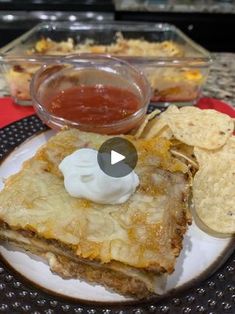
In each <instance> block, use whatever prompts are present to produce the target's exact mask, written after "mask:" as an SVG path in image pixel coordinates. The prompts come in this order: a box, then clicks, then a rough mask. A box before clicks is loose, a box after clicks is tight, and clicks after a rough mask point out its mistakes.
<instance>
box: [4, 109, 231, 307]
mask: <svg viewBox="0 0 235 314" xmlns="http://www.w3.org/2000/svg"><path fill="white" fill-rule="evenodd" d="M30 119H36V120H37V122H38V123H40V124H41V129H40V130H37V131H36V132H33V134H32V135H30V136H26V137H24V139H23V140H22V141H20V142H19V143H18V144H16V145H11V147H9V148H8V149H7V152H6V153H4V154H2V156H0V166H1V165H2V164H3V163H4V162H5V161H6V159H7V158H8V157H9V156H10V155H11V154H12V153H14V150H15V149H17V148H18V147H19V146H20V145H22V144H24V143H25V141H30V140H32V139H33V138H35V137H36V136H39V135H40V134H42V133H44V132H46V131H49V130H50V129H49V128H48V127H46V126H45V125H43V123H42V122H41V121H40V120H39V118H38V117H37V116H36V115H30V116H28V117H26V118H23V119H20V120H18V121H16V122H12V123H11V124H8V125H6V126H4V127H3V128H1V129H0V131H3V132H4V130H5V129H7V128H9V127H11V126H15V125H17V123H18V124H19V123H21V122H23V121H26V123H27V122H28V120H30ZM26 133H27V131H26ZM0 138H1V132H0ZM232 247H234V249H232ZM221 257H223V258H222V259H221ZM0 259H1V264H3V265H5V266H6V270H7V271H8V272H9V273H10V274H12V273H13V274H15V276H16V277H18V278H19V280H18V281H22V282H23V283H25V284H26V286H28V289H29V290H30V289H33V290H36V291H38V292H39V293H43V294H46V296H44V298H46V297H50V298H52V297H55V298H56V299H59V301H60V302H71V303H72V304H73V305H75V304H77V305H78V303H79V306H86V307H87V306H89V308H88V309H85V308H83V311H87V312H81V313H89V310H90V309H94V306H96V307H97V308H102V309H103V308H104V307H105V308H107V307H112V308H111V309H108V311H109V312H108V313H113V312H112V311H114V310H116V309H117V308H120V307H121V308H122V307H124V308H126V307H131V308H134V309H135V310H136V308H137V307H139V309H141V308H143V309H144V308H146V306H150V307H151V306H152V307H154V306H158V304H160V303H161V302H168V303H170V302H171V301H172V300H174V299H177V298H180V297H183V296H184V295H185V294H188V293H189V291H190V290H192V289H200V286H201V285H203V284H204V283H205V282H206V281H208V280H210V279H211V277H214V276H216V275H217V274H218V273H219V272H221V270H223V269H224V267H225V264H227V263H228V262H229V261H230V259H231V260H232V259H234V261H235V237H232V238H231V239H230V241H229V243H228V245H227V246H226V248H225V249H224V250H223V252H221V254H220V256H219V257H218V258H217V259H216V260H215V261H214V262H213V263H212V264H211V265H210V266H209V267H208V268H207V269H206V270H204V271H203V272H202V273H201V274H200V275H199V276H197V277H196V278H194V279H192V280H190V281H189V282H187V283H185V284H183V285H182V286H181V287H179V288H176V289H173V290H171V291H169V292H167V293H166V294H164V295H163V296H159V297H153V298H149V299H144V300H137V299H136V300H135V299H134V300H126V301H125V300H124V301H93V300H92V301H89V300H84V299H79V298H74V297H69V296H65V295H63V294H60V293H56V292H54V291H51V290H49V289H47V288H45V287H43V286H40V285H38V284H36V283H34V282H33V281H31V280H30V279H28V278H26V277H25V276H24V275H22V274H21V273H20V272H18V271H17V270H15V269H14V267H13V266H11V265H10V264H9V263H8V261H7V260H6V259H5V258H4V257H3V256H2V254H0ZM214 264H216V265H214ZM0 283H1V279H0ZM91 302H92V305H91ZM90 306H91V307H90ZM105 310H106V309H105ZM110 311H111V312H110ZM115 313H116V312H115ZM147 313H148V312H147Z"/></svg>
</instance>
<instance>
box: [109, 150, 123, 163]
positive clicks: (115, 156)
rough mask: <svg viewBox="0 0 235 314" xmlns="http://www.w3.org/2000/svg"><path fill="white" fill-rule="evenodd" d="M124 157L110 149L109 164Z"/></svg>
mask: <svg viewBox="0 0 235 314" xmlns="http://www.w3.org/2000/svg"><path fill="white" fill-rule="evenodd" d="M125 158H126V157H125V156H123V155H122V154H119V153H117V152H115V150H111V165H115V164H116V163H117V162H119V161H122V160H124V159H125Z"/></svg>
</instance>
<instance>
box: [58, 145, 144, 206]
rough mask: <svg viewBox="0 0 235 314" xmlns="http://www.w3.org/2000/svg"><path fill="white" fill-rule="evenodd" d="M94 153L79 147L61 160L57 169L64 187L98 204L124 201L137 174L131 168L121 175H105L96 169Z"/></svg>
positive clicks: (127, 197)
mask: <svg viewBox="0 0 235 314" xmlns="http://www.w3.org/2000/svg"><path fill="white" fill-rule="evenodd" d="M97 155H98V152H97V151H96V150H94V149H91V148H81V149H78V150H76V151H75V152H73V153H72V154H71V155H69V156H67V157H65V158H64V159H63V160H62V162H61V163H60V165H59V169H60V170H61V172H62V173H63V175H64V186H65V189H66V191H67V192H68V193H69V194H70V195H71V196H73V197H79V198H85V199H87V200H90V201H93V202H96V203H100V204H121V203H124V202H126V201H127V200H128V199H129V198H130V196H131V195H132V194H133V193H134V192H135V190H136V188H137V186H138V185H139V178H138V176H137V174H136V173H135V172H134V171H132V172H131V173H129V174H128V175H126V176H124V177H121V178H113V177H111V176H108V175H107V174H105V173H104V172H103V171H102V170H101V169H100V167H99V164H98V161H97Z"/></svg>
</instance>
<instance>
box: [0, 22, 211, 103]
mask: <svg viewBox="0 0 235 314" xmlns="http://www.w3.org/2000/svg"><path fill="white" fill-rule="evenodd" d="M120 33H121V35H120ZM120 36H121V37H122V38H124V39H125V40H129V39H132V40H134V41H132V43H134V45H135V49H132V50H131V49H129V48H128V49H129V50H125V49H124V50H123V51H122V50H120V49H119V52H118V53H116V52H115V51H114V52H111V53H110V49H108V48H104V49H105V50H107V51H108V53H109V54H111V55H113V56H117V57H119V58H124V59H125V60H127V61H128V62H130V63H132V64H133V65H134V66H136V67H138V68H139V69H140V70H142V71H143V72H144V73H145V74H146V76H147V78H148V80H149V82H150V84H151V87H152V90H153V96H152V102H155V103H157V104H158V105H159V106H167V105H168V104H170V103H175V104H178V105H189V104H194V103H195V102H196V101H197V99H198V98H199V96H200V93H201V90H202V87H203V84H204V83H205V81H206V78H207V76H208V72H209V65H210V63H211V57H210V54H209V53H208V52H207V51H206V50H205V49H203V48H202V47H200V46H199V45H197V44H196V43H194V42H193V41H192V40H191V39H190V38H188V37H187V36H185V35H184V34H183V33H182V32H181V31H180V30H179V29H177V28H176V27H175V26H173V25H169V24H159V23H158V24H156V23H139V22H138V23H136V22H111V21H108V22H102V23H71V22H44V23H41V24H39V25H37V26H36V27H34V28H33V29H32V30H30V31H29V32H27V33H25V34H24V35H22V36H21V37H19V38H17V39H16V40H14V41H12V42H11V43H9V44H8V45H6V46H5V47H3V48H1V49H0V66H1V70H2V72H3V74H4V76H5V78H6V81H7V82H8V85H9V90H10V94H11V96H12V97H13V98H14V100H15V102H16V103H18V104H21V105H27V104H31V96H30V92H29V84H30V81H31V78H32V76H33V74H34V73H35V72H36V71H37V70H38V69H39V67H40V65H42V64H43V63H50V62H55V61H56V60H58V58H61V57H64V56H67V55H71V54H74V53H76V54H78V53H80V52H81V49H80V48H78V47H80V46H81V44H82V43H83V44H84V43H85V44H86V43H88V46H89V47H90V48H89V49H91V50H92V51H87V52H93V53H99V51H100V48H99V47H98V49H97V48H96V47H97V45H102V46H101V47H107V45H108V47H112V46H110V45H112V44H114V43H115V42H116V40H117V39H118V38H120ZM70 38H72V42H73V49H72V50H71V49H67V50H68V51H66V52H65V51H64V49H62V48H58V50H57V51H56V55H55V54H54V52H53V54H52V53H50V52H49V53H48V52H44V53H42V52H41V51H35V47H38V46H37V45H39V46H40V45H41V43H43V41H44V40H45V39H46V40H47V39H49V40H52V41H53V42H54V41H55V42H58V43H61V42H63V41H66V42H67V43H68V45H71V40H70ZM136 40H137V42H136ZM146 41H147V42H150V43H159V45H160V46H159V47H163V48H164V49H165V48H167V49H168V50H164V49H163V50H161V49H162V48H159V49H158V47H157V49H156V50H154V49H155V48H154V49H151V51H150V50H149V55H148V48H147V49H146V50H143V51H144V55H143V53H142V55H139V52H138V51H139V49H142V48H143V47H145V46H146ZM128 43H129V41H128ZM58 45H59V47H60V44H58ZM172 45H173V48H172ZM82 46H84V45H82ZM94 46H95V47H94ZM121 46H123V47H124V46H125V41H124V42H122V40H121ZM150 46H151V44H150ZM66 47H67V46H66ZM91 47H93V48H91ZM146 47H147V46H146ZM102 49H103V48H102ZM104 49H103V50H104ZM171 49H173V50H171ZM83 50H84V49H83ZM111 50H112V49H111ZM114 50H115V49H114ZM130 51H131V52H130ZM172 51H173V52H172ZM175 51H176V53H175ZM102 53H104V51H102Z"/></svg>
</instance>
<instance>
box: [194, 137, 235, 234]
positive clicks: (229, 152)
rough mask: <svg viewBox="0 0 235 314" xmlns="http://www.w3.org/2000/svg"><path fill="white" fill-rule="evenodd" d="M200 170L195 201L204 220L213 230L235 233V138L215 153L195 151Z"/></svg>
mask: <svg viewBox="0 0 235 314" xmlns="http://www.w3.org/2000/svg"><path fill="white" fill-rule="evenodd" d="M195 155H196V158H197V160H198V162H199V171H198V172H197V173H196V175H195V177H194V181H193V202H194V207H195V211H196V213H197V215H198V216H199V218H200V219H201V221H202V222H203V223H204V224H205V225H206V226H208V227H209V228H210V229H212V230H213V231H216V232H219V233H226V234H234V233H235V138H234V137H231V138H230V139H229V140H228V142H227V143H226V144H225V145H224V146H223V148H221V149H219V150H214V151H208V150H205V149H200V148H195Z"/></svg>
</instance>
